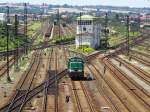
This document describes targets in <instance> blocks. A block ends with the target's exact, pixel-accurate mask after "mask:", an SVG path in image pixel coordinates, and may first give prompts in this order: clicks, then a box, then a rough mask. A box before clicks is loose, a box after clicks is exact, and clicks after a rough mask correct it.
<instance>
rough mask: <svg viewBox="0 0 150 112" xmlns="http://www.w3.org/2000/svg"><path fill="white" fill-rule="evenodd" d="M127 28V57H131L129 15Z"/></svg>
mask: <svg viewBox="0 0 150 112" xmlns="http://www.w3.org/2000/svg"><path fill="white" fill-rule="evenodd" d="M126 27H127V55H129V50H130V45H129V44H130V43H129V41H130V40H129V15H127V24H126Z"/></svg>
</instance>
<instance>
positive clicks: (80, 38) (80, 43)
mask: <svg viewBox="0 0 150 112" xmlns="http://www.w3.org/2000/svg"><path fill="white" fill-rule="evenodd" d="M81 16H82V13H81V12H80V23H79V24H80V30H81V32H79V33H80V34H79V47H80V45H81V49H82V48H83V46H82V21H81ZM80 40H81V41H80Z"/></svg>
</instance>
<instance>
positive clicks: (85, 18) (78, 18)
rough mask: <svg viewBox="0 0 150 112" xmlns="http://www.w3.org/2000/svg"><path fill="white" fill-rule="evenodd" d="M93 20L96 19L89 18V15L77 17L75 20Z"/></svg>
mask: <svg viewBox="0 0 150 112" xmlns="http://www.w3.org/2000/svg"><path fill="white" fill-rule="evenodd" d="M80 19H81V20H95V19H96V17H94V16H91V15H83V16H81V17H77V20H80Z"/></svg>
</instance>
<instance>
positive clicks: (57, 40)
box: [52, 36, 75, 44]
mask: <svg viewBox="0 0 150 112" xmlns="http://www.w3.org/2000/svg"><path fill="white" fill-rule="evenodd" d="M74 40H75V36H70V37H68V36H60V37H59V36H56V37H54V39H53V41H52V42H53V43H55V44H60V43H66V42H70V41H74Z"/></svg>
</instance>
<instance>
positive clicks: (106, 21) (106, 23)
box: [104, 13, 108, 48]
mask: <svg viewBox="0 0 150 112" xmlns="http://www.w3.org/2000/svg"><path fill="white" fill-rule="evenodd" d="M107 27H108V14H107V13H106V15H105V32H104V33H105V39H106V40H105V44H106V48H107V47H108V29H107Z"/></svg>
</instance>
